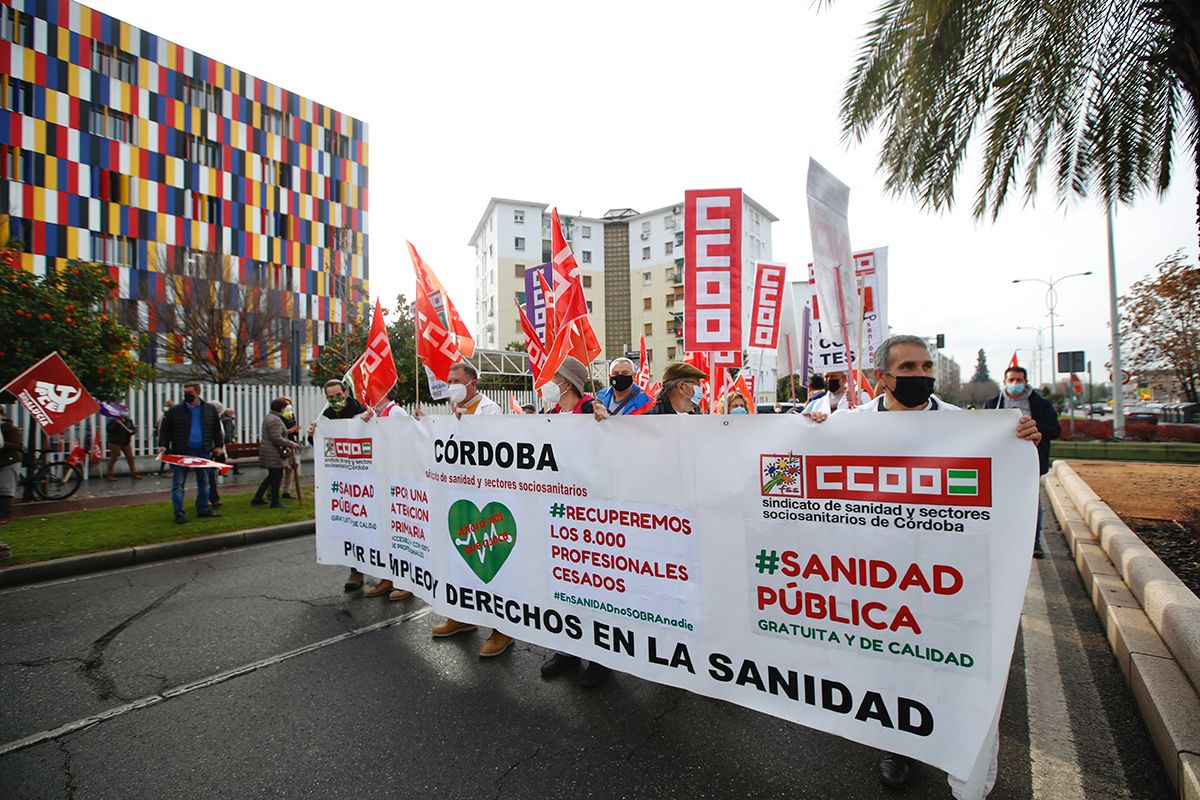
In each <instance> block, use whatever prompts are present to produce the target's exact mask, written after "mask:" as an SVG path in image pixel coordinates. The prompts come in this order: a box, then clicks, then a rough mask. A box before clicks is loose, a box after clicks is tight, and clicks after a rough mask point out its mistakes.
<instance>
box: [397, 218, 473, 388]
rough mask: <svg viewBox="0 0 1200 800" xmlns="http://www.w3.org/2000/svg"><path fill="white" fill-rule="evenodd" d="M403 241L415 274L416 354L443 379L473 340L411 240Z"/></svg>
mask: <svg viewBox="0 0 1200 800" xmlns="http://www.w3.org/2000/svg"><path fill="white" fill-rule="evenodd" d="M407 244H408V255H409V257H410V258H411V259H412V263H413V270H414V271H415V272H416V273H417V302H416V329H417V331H416V333H417V355H418V356H419V357H420V359H421V360H422V361H423V362H425V366H427V367H429V369H430V371H431V372H433V374H434V375H435V376H437V378H438V379H439V380H443V381H444V380H446V379H447V378H448V377H449V376H450V367H451V366H452V365H453V364H455V363H457V362H458V361H459V360H461V359H462V357H463V356H465V355H466V356H469V355H470V354H471V353H473V352H475V340H474V339H472V338H471V335H470V333H469V332H468V331H467V327H466V325H465V324H464V323H463V321H462V318H461V317H459V316H458V311H457V310H456V309H455V308H454V304H453V303H451V302H450V296H449V295H447V294H446V291H445V289H443V288H442V285H441V283H439V282H438V279H437V276H436V275H434V274H433V270H431V269H430V268H429V265H427V264H426V263H425V262H424V261H423V260H422V259H421V256H420V255H419V254H418V253H417V248H415V247H413V246H412V242H408V243H407ZM435 297H436V298H437V299H438V301H439V302H440V303H441V305H442V308H443V309H444V310H445V312H446V320H447V322H443V321H442V316H441V314H439V313H438V309H437V305H436V304H435V302H434V298H435Z"/></svg>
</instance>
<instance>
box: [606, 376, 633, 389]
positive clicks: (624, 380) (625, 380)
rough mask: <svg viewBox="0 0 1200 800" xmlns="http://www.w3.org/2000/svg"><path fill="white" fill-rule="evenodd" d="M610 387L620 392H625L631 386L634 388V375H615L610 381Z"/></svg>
mask: <svg viewBox="0 0 1200 800" xmlns="http://www.w3.org/2000/svg"><path fill="white" fill-rule="evenodd" d="M608 384H609V386H611V387H613V388H614V389H616V390H617V391H618V392H623V391H625V390H626V389H628V388H629V387H630V386H633V376H632V375H613V376H612V377H610V378H609V379H608Z"/></svg>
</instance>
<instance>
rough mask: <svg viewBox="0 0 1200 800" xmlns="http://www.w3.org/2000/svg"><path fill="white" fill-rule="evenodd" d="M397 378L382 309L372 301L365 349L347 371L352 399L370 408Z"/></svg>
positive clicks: (382, 396)
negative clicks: (372, 311) (373, 309)
mask: <svg viewBox="0 0 1200 800" xmlns="http://www.w3.org/2000/svg"><path fill="white" fill-rule="evenodd" d="M398 378H399V376H398V375H397V374H396V362H395V360H394V359H393V358H392V344H391V342H390V341H388V333H387V327H386V326H384V324H383V307H382V306H381V305H380V304H379V300H378V299H376V300H375V314H374V315H373V316H372V317H371V332H370V333H369V334H367V349H366V350H364V351H363V354H362V355H361V356H359V357H358V361H355V362H354V366H353V367H351V368H350V380H352V381H353V382H354V396H355V397H357V398H358V399H359V400H360V401H362V402H363V403H364V404H366V405H367V406H370V407H374V406H375V404H376V403H378V402H379V401H380V400H382V399H383V398H384V397H385V396H386V395H387V393H388V390H389V389H391V388H392V387H393V386H394V385H395V384H396V380H397V379H398Z"/></svg>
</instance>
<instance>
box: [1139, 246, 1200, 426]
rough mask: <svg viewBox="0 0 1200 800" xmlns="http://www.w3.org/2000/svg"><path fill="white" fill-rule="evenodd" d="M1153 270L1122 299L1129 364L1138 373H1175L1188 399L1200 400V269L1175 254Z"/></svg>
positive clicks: (1181, 255) (1180, 253) (1192, 400)
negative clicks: (1198, 389) (1199, 386)
mask: <svg viewBox="0 0 1200 800" xmlns="http://www.w3.org/2000/svg"><path fill="white" fill-rule="evenodd" d="M1155 269H1156V271H1155V272H1154V273H1152V274H1150V275H1147V276H1146V277H1144V278H1142V279H1141V280H1140V281H1138V282H1137V283H1135V284H1134V285H1133V286H1131V287H1130V288H1129V292H1128V293H1127V294H1126V295H1125V296H1124V297H1122V298H1121V304H1122V313H1121V328H1122V329H1123V330H1124V331H1125V340H1126V347H1127V356H1126V357H1127V358H1128V365H1129V368H1130V370H1131V371H1133V372H1137V373H1142V372H1145V371H1157V370H1167V371H1169V372H1171V373H1172V374H1174V375H1175V377H1176V378H1177V379H1178V380H1179V385H1180V387H1181V388H1182V389H1183V393H1184V395H1186V397H1187V399H1188V400H1189V401H1191V402H1197V393H1196V387H1197V379H1198V378H1200V374H1198V373H1200V266H1197V265H1195V264H1189V263H1188V262H1187V259H1186V258H1185V257H1184V255H1183V253H1182V252H1176V253H1174V254H1173V255H1170V256H1168V257H1167V258H1165V259H1163V260H1162V261H1161V262H1159V264H1158V266H1157V267H1156V268H1155Z"/></svg>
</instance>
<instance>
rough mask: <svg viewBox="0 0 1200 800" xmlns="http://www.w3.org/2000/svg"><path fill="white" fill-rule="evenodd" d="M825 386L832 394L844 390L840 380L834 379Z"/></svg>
mask: <svg viewBox="0 0 1200 800" xmlns="http://www.w3.org/2000/svg"><path fill="white" fill-rule="evenodd" d="M825 386H826V387H827V388H828V389H829V391H830V392H832V393H833V394H837V392H838V389H840V388H842V382H841V381H840V380H838V379H837V378H833V379H832V380H830V381H829V382H827V383H826V384H825Z"/></svg>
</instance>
